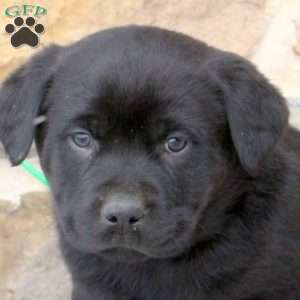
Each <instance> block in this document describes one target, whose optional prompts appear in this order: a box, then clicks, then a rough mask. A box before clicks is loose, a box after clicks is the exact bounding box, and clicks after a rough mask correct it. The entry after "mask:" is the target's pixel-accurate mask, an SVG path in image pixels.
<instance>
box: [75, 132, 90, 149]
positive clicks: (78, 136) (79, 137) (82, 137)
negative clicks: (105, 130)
mask: <svg viewBox="0 0 300 300" xmlns="http://www.w3.org/2000/svg"><path fill="white" fill-rule="evenodd" d="M72 140H73V142H74V144H75V145H76V146H78V147H80V148H87V147H89V146H90V145H91V136H90V135H89V133H87V132H75V133H74V134H73V135H72Z"/></svg>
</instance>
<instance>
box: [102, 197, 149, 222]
mask: <svg viewBox="0 0 300 300" xmlns="http://www.w3.org/2000/svg"><path fill="white" fill-rule="evenodd" d="M144 215H145V211H144V209H143V206H142V205H141V204H139V203H138V202H137V201H133V200H128V199H124V198H123V199H122V197H120V198H119V199H115V200H111V201H108V202H106V203H105V204H104V205H103V207H102V218H104V221H105V222H106V223H107V224H108V225H122V226H123V225H124V226H127V225H134V224H136V223H138V222H140V221H141V220H142V219H143V217H144Z"/></svg>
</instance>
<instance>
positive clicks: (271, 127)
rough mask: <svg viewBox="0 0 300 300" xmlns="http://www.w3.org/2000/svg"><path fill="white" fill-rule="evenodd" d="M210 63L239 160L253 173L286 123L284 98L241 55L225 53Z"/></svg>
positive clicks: (254, 174) (255, 172) (286, 114)
mask: <svg viewBox="0 0 300 300" xmlns="http://www.w3.org/2000/svg"><path fill="white" fill-rule="evenodd" d="M212 65H213V67H212V70H214V77H215V79H217V81H218V83H219V86H220V87H221V91H222V94H223V101H224V105H225V112H226V116H227V120H228V123H229V128H230V133H231V137H232V141H233V144H234V147H235V149H236V151H237V154H238V157H239V160H240V163H241V165H242V167H243V168H244V169H245V170H246V171H247V172H248V174H250V175H252V176H256V175H257V174H258V172H259V168H260V166H261V163H262V162H263V161H264V159H265V158H266V157H267V156H268V155H270V154H271V151H272V149H273V148H274V147H275V146H276V144H277V142H278V141H279V139H280V137H281V135H282V134H283V132H284V129H285V128H286V127H287V125H288V116H289V112H288V108H287V106H286V101H285V99H284V98H283V97H282V96H281V94H280V92H279V91H278V90H277V89H276V88H275V87H274V86H273V85H272V84H270V83H269V82H268V80H267V79H266V78H265V77H264V76H263V75H262V74H261V73H259V71H257V69H256V68H255V66H254V65H252V64H251V63H250V62H248V61H246V60H245V59H243V58H242V57H239V56H237V55H231V54H227V53H226V54H224V57H223V58H222V59H221V60H218V63H216V61H215V62H214V63H213V64H212Z"/></svg>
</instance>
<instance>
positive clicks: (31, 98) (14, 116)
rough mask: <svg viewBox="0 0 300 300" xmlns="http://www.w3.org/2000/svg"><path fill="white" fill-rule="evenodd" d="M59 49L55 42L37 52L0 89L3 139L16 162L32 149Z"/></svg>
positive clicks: (0, 128)
mask: <svg viewBox="0 0 300 300" xmlns="http://www.w3.org/2000/svg"><path fill="white" fill-rule="evenodd" d="M60 49H61V47H59V46H56V45H53V46H50V47H49V48H46V49H45V50H43V51H42V52H40V53H38V54H37V55H35V56H34V57H33V58H32V59H31V60H30V61H29V62H28V63H27V64H25V65H24V66H22V67H20V68H19V69H17V70H16V71H14V73H13V74H12V75H11V76H10V77H9V78H8V79H7V80H6V81H5V82H4V83H3V85H2V87H1V89H0V141H1V142H2V143H3V146H4V149H5V152H6V153H7V154H8V156H9V159H10V161H11V163H12V164H13V165H17V164H19V163H20V162H21V161H22V160H23V159H24V158H25V157H26V155H27V153H28V151H29V150H30V147H31V144H32V142H33V138H34V127H35V126H34V119H35V118H36V117H37V116H38V112H39V109H40V106H41V104H42V102H43V99H44V98H45V96H46V93H47V89H48V85H49V82H50V81H51V77H52V74H53V72H54V66H55V63H56V59H57V54H58V52H59V50H60Z"/></svg>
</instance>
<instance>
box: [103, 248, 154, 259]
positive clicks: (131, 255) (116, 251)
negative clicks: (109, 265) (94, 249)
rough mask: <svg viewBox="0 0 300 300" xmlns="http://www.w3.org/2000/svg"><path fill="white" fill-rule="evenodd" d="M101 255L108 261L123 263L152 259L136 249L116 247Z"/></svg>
mask: <svg viewBox="0 0 300 300" xmlns="http://www.w3.org/2000/svg"><path fill="white" fill-rule="evenodd" d="M100 255H101V256H102V257H104V258H105V259H107V260H110V261H114V262H123V263H137V262H143V261H146V260H148V259H150V257H149V256H147V255H145V254H143V253H142V252H139V251H137V250H135V249H130V248H125V247H115V248H110V249H106V250H103V251H101V253H100Z"/></svg>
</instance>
